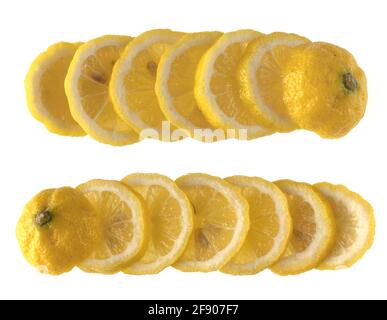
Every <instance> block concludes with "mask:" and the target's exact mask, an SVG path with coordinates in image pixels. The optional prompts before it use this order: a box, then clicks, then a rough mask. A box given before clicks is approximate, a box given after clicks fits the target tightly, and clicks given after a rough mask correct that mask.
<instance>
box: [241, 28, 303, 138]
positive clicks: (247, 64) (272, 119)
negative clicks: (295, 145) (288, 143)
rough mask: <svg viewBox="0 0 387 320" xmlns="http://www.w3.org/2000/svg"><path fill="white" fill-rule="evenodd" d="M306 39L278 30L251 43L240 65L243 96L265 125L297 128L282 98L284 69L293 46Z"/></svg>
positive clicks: (276, 128)
mask: <svg viewBox="0 0 387 320" xmlns="http://www.w3.org/2000/svg"><path fill="white" fill-rule="evenodd" d="M307 42H310V41H309V40H308V39H306V38H303V37H300V36H298V35H295V34H287V33H281V32H275V33H272V34H270V35H268V36H266V37H261V38H258V39H256V40H254V41H252V42H251V43H250V45H249V46H248V48H247V50H246V54H245V55H244V57H243V59H242V61H241V65H240V74H239V77H240V83H241V86H242V88H243V90H242V98H243V99H244V100H245V101H246V105H247V106H248V107H249V109H250V111H251V112H252V113H253V114H254V115H255V116H256V117H257V118H258V119H260V123H261V124H262V125H263V126H266V127H269V128H271V129H273V130H276V131H283V132H287V131H291V130H294V129H296V128H297V126H296V125H295V123H294V122H293V121H292V120H291V118H290V117H289V114H288V112H287V109H286V107H285V104H284V101H283V93H282V76H283V73H282V70H283V68H284V66H285V64H286V62H287V60H288V58H289V53H290V52H291V48H292V47H296V46H298V45H301V44H304V43H307Z"/></svg>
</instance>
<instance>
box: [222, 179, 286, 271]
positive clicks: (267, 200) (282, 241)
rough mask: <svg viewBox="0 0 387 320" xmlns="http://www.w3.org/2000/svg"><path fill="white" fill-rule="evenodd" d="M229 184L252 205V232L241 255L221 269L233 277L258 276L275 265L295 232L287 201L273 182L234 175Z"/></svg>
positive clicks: (238, 254)
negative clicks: (257, 274)
mask: <svg viewBox="0 0 387 320" xmlns="http://www.w3.org/2000/svg"><path fill="white" fill-rule="evenodd" d="M226 181H228V182H230V183H232V184H233V185H234V186H236V187H237V188H239V189H240V190H241V192H242V195H243V196H244V197H245V199H246V200H247V202H248V203H249V208H250V209H249V214H250V229H249V232H248V234H247V237H246V240H245V242H244V244H243V246H242V248H241V249H240V250H239V252H238V253H237V254H236V255H235V256H234V257H233V258H232V260H231V261H230V262H229V263H228V264H226V266H225V267H223V269H222V270H221V271H222V272H225V273H230V274H234V275H249V274H256V273H258V272H260V271H262V270H264V269H266V268H267V267H269V266H270V265H272V264H273V263H274V262H276V261H277V260H278V259H279V258H280V257H281V255H282V254H283V252H284V251H285V249H286V246H287V244H288V240H289V237H290V234H291V231H292V220H291V217H290V214H289V209H288V202H287V199H286V196H285V195H284V194H283V192H282V191H281V190H280V189H279V188H278V187H277V186H276V185H275V184H273V183H271V182H269V181H266V180H263V179H261V178H256V177H243V176H234V177H230V178H226Z"/></svg>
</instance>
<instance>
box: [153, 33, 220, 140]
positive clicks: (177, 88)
mask: <svg viewBox="0 0 387 320" xmlns="http://www.w3.org/2000/svg"><path fill="white" fill-rule="evenodd" d="M221 35H222V33H221V32H198V33H190V34H187V35H185V36H183V37H182V38H181V39H180V40H179V41H178V42H176V43H175V44H174V45H172V46H171V47H170V48H169V49H168V50H167V51H166V52H165V54H164V55H163V56H162V57H161V60H160V63H159V67H158V70H157V80H156V95H157V98H158V101H159V103H160V107H161V110H162V111H163V113H164V114H165V116H166V117H167V118H168V120H169V121H171V123H173V124H174V125H175V126H176V127H178V128H180V129H184V130H187V131H188V132H189V134H190V136H191V137H194V138H195V137H196V138H197V139H200V138H201V137H200V135H199V134H198V131H199V130H200V129H211V130H214V129H215V128H214V127H213V126H212V125H211V124H210V123H209V122H208V121H207V119H206V118H205V116H204V115H203V113H202V111H201V110H200V109H199V107H198V103H197V101H196V99H195V96H194V86H195V74H196V69H197V66H198V64H199V61H200V59H201V57H202V56H203V55H204V53H205V52H206V51H207V50H208V49H209V48H210V47H211V46H212V45H213V44H214V42H215V41H216V40H217V39H218V38H219V37H220V36H221ZM195 132H196V134H195Z"/></svg>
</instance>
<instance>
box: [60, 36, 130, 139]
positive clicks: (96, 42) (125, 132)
mask: <svg viewBox="0 0 387 320" xmlns="http://www.w3.org/2000/svg"><path fill="white" fill-rule="evenodd" d="M131 39H132V38H130V37H126V36H103V37H100V38H96V39H93V40H90V41H88V42H86V43H85V44H83V45H82V46H80V47H79V49H78V51H77V52H76V53H75V55H74V58H73V60H72V62H71V64H70V67H69V70H68V74H67V76H66V80H65V89H66V94H67V97H68V99H69V104H70V111H71V114H72V116H73V117H74V119H75V120H76V121H77V122H78V123H79V124H80V125H81V127H82V128H83V129H84V130H85V131H86V132H87V133H88V134H89V135H90V136H91V137H92V138H94V139H96V140H97V141H100V142H102V143H107V144H111V145H126V144H131V143H134V142H137V141H138V135H137V134H136V133H135V132H134V131H133V129H132V128H131V127H129V125H128V124H126V123H125V122H124V121H123V120H121V119H120V117H119V116H118V115H117V114H116V113H115V111H114V108H113V104H112V101H111V99H110V97H109V92H108V87H109V82H110V78H111V72H112V69H113V66H114V64H115V63H116V61H117V60H118V58H119V57H120V54H121V52H122V50H123V49H124V47H125V46H126V45H127V44H128V43H129V42H130V41H131Z"/></svg>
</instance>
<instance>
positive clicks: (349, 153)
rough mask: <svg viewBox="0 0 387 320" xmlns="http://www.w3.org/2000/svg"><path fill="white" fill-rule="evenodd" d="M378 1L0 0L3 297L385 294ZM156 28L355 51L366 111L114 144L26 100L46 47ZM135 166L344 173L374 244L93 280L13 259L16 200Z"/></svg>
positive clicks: (381, 12) (299, 175)
mask: <svg viewBox="0 0 387 320" xmlns="http://www.w3.org/2000/svg"><path fill="white" fill-rule="evenodd" d="M384 3H385V1H355V0H350V1H337V0H335V1H329V0H323V1H307V0H305V1H273V0H270V1H268V0H267V1H257V0H255V1H247V0H234V1H225V0H223V1H209V0H204V1H203V0H195V1H181V0H176V1H166V0H164V1H149V0H140V1H115V0H105V1H99V0H92V1H85V0H83V1H79V0H75V1H73V0H66V1H61V2H60V1H42V0H34V1H20V0H19V1H16V0H14V1H1V2H0V33H1V38H0V41H1V45H0V48H1V49H0V67H1V68H0V72H1V76H0V93H1V95H0V103H1V107H0V108H1V120H2V121H1V125H0V130H1V133H0V137H1V152H0V164H1V166H0V170H1V172H0V173H1V174H0V179H1V180H0V188H1V189H0V190H1V192H0V199H1V200H0V212H1V213H0V214H1V218H0V298H38V299H39V298H45V299H46V298H52V299H56V298H71V299H78V298H80V299H81V298H87V299H94V298H97V299H100V298H101V299H102V298H103V299H162V298H164V299H173V298H184V299H188V298H190V299H269V298H280V299H282V298H291V299H292V298H294V299H301V298H323V299H325V298H326V299H328V298H332V299H336V298H370V299H371V298H387V292H386V290H387V289H386V288H387V280H386V279H387V277H386V270H387V251H386V243H387V215H386V214H387V205H386V198H387V194H386V181H387V173H386V172H387V170H386V164H387V157H386V138H387V135H386V129H387V126H386V119H387V99H386V96H387V89H386V72H387V64H386V61H387V58H386V52H387V50H386V49H387V46H386V37H385V31H386V30H387V24H386V17H385V13H386V8H383V7H384ZM152 28H171V29H176V30H181V31H186V32H190V31H204V30H221V31H232V30H236V29H241V28H253V29H256V30H259V31H261V32H265V33H269V32H272V31H285V32H294V33H298V34H301V35H303V36H306V37H308V38H310V39H311V40H314V41H317V40H321V41H328V42H331V43H334V44H338V45H340V46H342V47H344V48H347V49H348V50H350V51H351V52H352V53H353V54H354V55H355V57H356V59H357V61H358V63H359V64H360V66H361V67H362V68H363V69H364V70H365V71H366V74H367V78H368V85H369V103H368V109H367V112H366V116H365V118H364V119H363V121H362V122H361V123H360V124H359V125H358V126H357V127H356V129H354V130H353V131H352V132H351V133H350V134H349V135H347V136H346V137H344V138H342V139H340V140H337V141H330V140H323V139H320V138H319V137H318V136H316V135H314V134H312V133H308V132H303V131H299V132H294V133H291V134H281V135H280V134H277V135H273V136H270V137H265V138H262V139H258V140H255V141H251V142H237V141H224V142H221V143H217V144H202V143H199V142H196V141H193V140H188V139H187V140H185V141H182V142H179V143H173V144H167V143H162V142H158V141H145V142H142V143H138V144H136V145H132V146H127V147H122V148H119V147H110V146H107V145H103V144H100V143H97V142H95V141H93V140H91V139H90V138H66V137H60V136H57V135H54V134H50V133H49V132H48V131H46V129H45V128H44V126H43V125H41V124H40V123H39V122H37V121H36V120H34V119H33V118H32V117H31V116H30V114H29V112H28V110H27V108H26V104H25V94H24V88H23V80H24V76H25V73H26V71H27V70H28V67H29V64H30V63H31V61H32V60H33V59H34V58H35V56H36V55H37V54H38V53H39V52H40V51H43V50H45V48H46V47H47V46H49V45H50V44H52V43H55V42H58V41H61V40H65V41H79V40H81V41H85V40H88V39H90V38H93V37H97V36H100V35H103V34H128V35H133V36H134V35H136V34H139V33H141V32H143V31H146V30H148V29H152ZM132 172H158V173H163V174H166V175H168V176H170V177H172V178H177V177H178V176H179V175H182V174H185V173H188V172H206V173H210V174H213V175H219V176H222V177H224V176H228V175H234V174H246V175H258V176H261V177H263V178H266V179H269V180H275V179H279V178H291V179H295V180H301V181H307V182H318V181H322V180H327V181H330V182H334V183H344V184H346V185H348V186H349V187H350V188H352V189H353V190H355V191H358V192H359V193H361V194H362V195H363V196H364V197H365V198H366V199H368V200H369V201H370V202H371V203H372V204H373V206H374V209H375V213H376V218H377V234H376V240H375V244H374V246H373V248H372V250H370V251H369V252H368V253H367V254H366V256H365V257H364V259H363V260H361V261H360V262H359V263H358V264H356V265H355V266H354V267H353V268H352V269H350V270H344V271H338V272H319V271H312V272H309V273H306V274H303V275H300V276H294V277H288V278H282V277H278V276H275V275H273V274H272V273H270V272H269V271H266V272H263V273H261V274H259V275H257V276H250V277H232V276H227V275H223V274H221V273H211V274H184V273H181V272H178V271H175V270H173V269H168V270H166V271H164V272H163V273H161V274H159V275H155V276H142V277H138V276H126V275H115V276H99V275H89V274H83V273H81V272H79V271H77V270H75V271H74V272H72V273H70V274H67V275H63V276H60V277H50V276H43V275H40V274H39V273H38V272H36V271H35V270H34V269H33V268H32V267H30V266H29V265H28V264H27V262H26V261H24V259H23V258H22V255H21V253H20V251H19V248H18V245H17V241H16V238H15V232H14V230H15V225H16V222H17V219H18V217H19V214H20V212H21V210H22V207H23V205H24V204H25V203H26V202H27V201H28V200H29V198H30V197H32V196H33V195H34V194H35V193H37V192H38V191H40V190H41V189H45V188H48V187H56V186H62V185H71V186H76V185H78V184H79V183H82V182H84V181H86V180H89V179H92V178H107V179H120V178H122V177H123V176H125V175H127V174H129V173H132Z"/></svg>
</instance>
